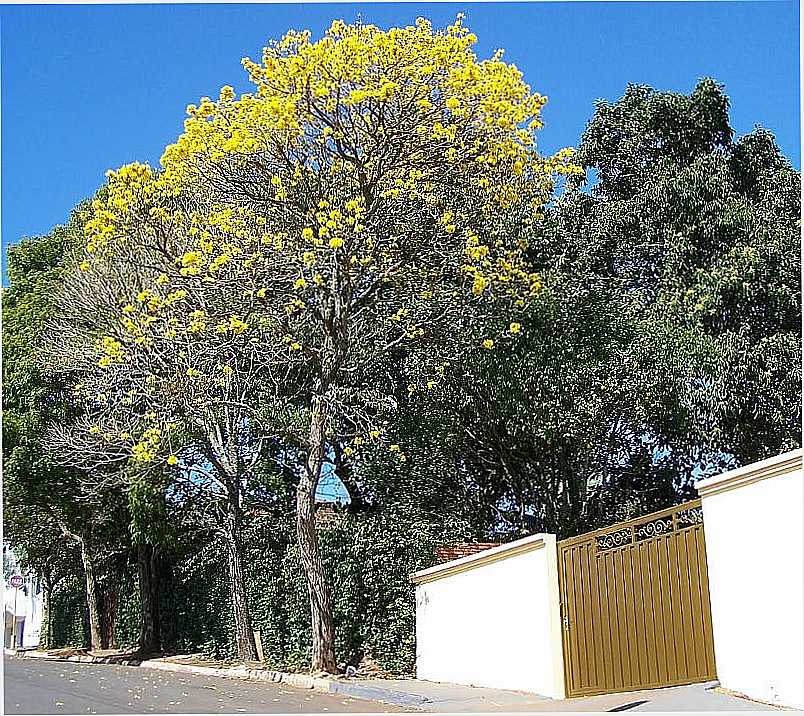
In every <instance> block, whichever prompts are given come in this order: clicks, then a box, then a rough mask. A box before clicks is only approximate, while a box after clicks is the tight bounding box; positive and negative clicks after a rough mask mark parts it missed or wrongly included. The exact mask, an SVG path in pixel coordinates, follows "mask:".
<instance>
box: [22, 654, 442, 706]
mask: <svg viewBox="0 0 804 716" xmlns="http://www.w3.org/2000/svg"><path fill="white" fill-rule="evenodd" d="M8 651H10V652H11V654H12V655H15V656H20V657H22V658H25V659H44V660H46V661H72V662H78V663H81V664H117V665H118V666H138V667H140V668H143V669H154V670H157V671H173V672H178V673H185V674H196V675H198V676H217V677H219V678H228V679H242V680H245V681H269V682H273V683H282V684H287V685H288V686H293V687H295V688H297V689H310V690H313V691H319V692H321V693H328V694H338V695H340V696H351V697H352V698H355V699H361V700H363V701H380V702H382V703H386V704H392V705H394V706H408V707H416V706H421V705H422V704H426V703H429V702H430V699H428V698H427V697H426V696H421V695H419V694H409V693H406V692H404V691H394V690H392V689H383V688H378V687H376V686H363V685H361V684H360V683H357V682H346V681H341V680H337V679H327V678H324V677H320V676H310V675H309V674H291V673H288V672H285V671H273V670H271V669H249V668H247V667H243V666H235V667H229V668H224V669H216V668H213V667H209V666H195V665H192V664H178V663H176V662H173V661H159V660H156V659H146V660H144V661H143V660H139V659H116V658H114V657H108V656H89V655H87V656H54V655H52V654H48V653H46V652H41V651H39V652H30V651H29V652H27V653H26V652H15V651H14V650H11V649H9V650H7V652H8Z"/></svg>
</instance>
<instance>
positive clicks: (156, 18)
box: [0, 0, 801, 273]
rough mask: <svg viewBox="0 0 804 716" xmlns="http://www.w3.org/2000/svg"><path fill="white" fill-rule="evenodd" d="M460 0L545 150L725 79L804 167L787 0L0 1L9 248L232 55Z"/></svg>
mask: <svg viewBox="0 0 804 716" xmlns="http://www.w3.org/2000/svg"><path fill="white" fill-rule="evenodd" d="M457 12H464V13H465V14H466V18H467V19H466V21H467V24H468V25H469V26H470V27H471V28H472V30H473V31H474V32H475V33H476V34H477V35H478V36H479V43H478V48H477V49H478V52H479V54H480V55H481V56H487V55H489V54H491V53H492V52H493V51H494V50H495V49H496V48H498V47H503V48H505V50H506V58H507V59H508V60H509V61H511V62H514V63H516V64H517V66H518V67H519V68H520V69H521V70H522V71H523V72H524V74H525V78H526V80H527V81H528V82H529V83H530V84H531V86H532V87H533V88H534V89H536V90H538V91H539V92H541V93H543V94H546V95H547V96H548V97H549V98H550V101H549V104H548V106H547V108H546V110H545V113H544V117H545V121H546V127H545V129H544V130H543V131H542V133H541V147H542V149H543V150H544V151H545V152H548V151H553V150H555V149H558V148H560V147H563V146H568V145H575V144H576V143H577V141H578V137H579V136H580V134H581V132H582V131H583V128H584V126H585V124H586V122H587V121H588V120H589V118H590V116H591V114H592V112H593V103H594V100H595V99H597V98H605V99H609V100H615V99H617V98H618V97H620V96H621V95H622V93H623V90H624V89H625V86H626V84H627V83H628V82H635V83H645V84H649V85H652V86H654V87H656V88H657V89H665V90H673V91H681V92H688V91H690V90H691V89H692V88H693V86H694V85H695V82H696V80H697V79H698V78H700V77H703V76H711V77H714V78H715V79H717V80H718V81H719V82H722V83H724V84H725V85H726V92H727V94H728V95H729V97H730V98H731V102H732V114H731V116H732V125H733V126H734V127H735V129H736V130H737V133H738V134H743V133H745V132H748V131H750V130H751V129H752V128H753V126H754V125H755V124H761V125H763V126H765V127H767V128H769V129H770V130H771V131H773V132H774V133H775V134H776V136H777V140H778V142H779V144H780V146H781V147H782V150H783V151H784V152H785V154H786V155H787V156H788V157H789V158H790V159H791V161H792V162H793V164H794V165H795V166H796V167H799V168H800V166H801V154H800V140H799V137H800V130H799V122H800V116H799V99H798V97H799V75H798V57H799V51H798V42H799V39H798V24H799V12H798V3H797V2H793V1H792V0H764V1H754V2H748V1H746V2H730V1H721V2H620V3H609V2H542V3H538V2H534V3H438V4H429V5H428V4H424V3H383V4H370V3H366V4H351V3H349V4H346V3H344V4H303V3H296V4H286V5H279V4H270V5H253V4H249V5H106V6H97V5H95V6H92V5H87V6H80V5H79V6H3V7H2V8H0V32H1V33H2V34H1V35H0V39H1V41H2V46H1V52H2V56H1V60H2V66H1V68H2V167H1V168H2V240H3V246H4V247H5V246H6V245H7V244H9V243H14V242H16V241H18V240H19V239H20V238H21V237H23V236H32V235H37V234H42V233H45V232H47V231H48V230H50V228H52V227H53V226H54V225H56V224H59V223H63V222H64V221H65V220H66V218H67V216H68V214H69V212H70V209H71V208H72V207H73V206H74V205H75V204H76V203H78V202H79V201H80V200H81V199H84V198H86V197H89V196H91V195H92V193H93V192H94V191H95V190H96V189H97V187H98V186H99V185H100V184H102V183H103V181H104V177H103V174H104V172H105V171H106V169H108V168H110V167H117V166H119V165H120V164H123V163H126V162H130V161H133V160H140V161H148V162H151V163H152V164H156V163H157V162H158V159H159V156H160V155H161V153H162V149H163V148H164V146H165V145H166V144H168V143H170V142H172V141H173V140H174V139H175V137H176V136H177V134H178V133H179V132H180V131H181V126H182V122H183V119H184V108H185V107H186V105H187V104H189V103H192V102H195V101H197V99H198V98H199V97H200V96H202V95H211V94H214V93H216V92H217V91H218V89H219V88H220V87H221V86H222V85H224V84H232V85H234V87H235V89H237V90H238V91H245V90H247V89H248V83H247V81H246V79H245V75H244V73H243V72H242V69H241V67H240V58H241V57H242V56H244V55H249V56H252V57H254V58H258V57H259V54H260V49H261V48H262V46H263V45H264V44H265V43H266V41H267V40H269V39H271V38H279V37H280V36H281V35H282V34H283V33H284V32H285V31H286V30H288V29H289V28H291V27H292V28H295V29H305V28H309V29H311V30H312V31H313V33H314V35H320V34H321V33H322V32H323V30H324V29H325V28H326V27H327V26H328V25H329V24H330V22H331V21H332V20H333V19H334V18H342V19H344V20H347V21H349V20H354V19H355V18H356V17H357V15H358V14H360V15H361V16H362V18H363V20H364V21H366V22H372V23H375V24H378V25H381V26H393V25H399V24H410V23H411V22H413V20H415V18H416V17H418V16H425V17H428V18H430V19H431V20H432V21H433V22H434V24H436V25H445V24H448V23H449V22H451V21H452V20H453V19H454V17H455V14H456V13H457ZM3 254H4V257H5V251H3ZM4 273H5V272H4Z"/></svg>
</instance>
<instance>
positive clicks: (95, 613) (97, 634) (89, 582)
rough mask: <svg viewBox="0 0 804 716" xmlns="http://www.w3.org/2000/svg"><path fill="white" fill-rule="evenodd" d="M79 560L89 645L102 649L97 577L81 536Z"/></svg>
mask: <svg viewBox="0 0 804 716" xmlns="http://www.w3.org/2000/svg"><path fill="white" fill-rule="evenodd" d="M80 543H81V561H82V562H83V564H84V575H85V576H86V592H87V609H88V610H89V634H90V646H91V648H93V649H102V648H103V647H102V646H101V642H102V638H101V619H100V609H99V605H98V596H99V595H98V592H99V590H98V579H97V577H96V575H95V565H94V564H93V563H92V556H91V555H90V553H89V550H88V549H87V543H86V540H85V539H83V538H81V539H80Z"/></svg>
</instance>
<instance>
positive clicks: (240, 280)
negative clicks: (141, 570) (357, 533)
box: [73, 16, 579, 672]
mask: <svg viewBox="0 0 804 716" xmlns="http://www.w3.org/2000/svg"><path fill="white" fill-rule="evenodd" d="M475 42H476V37H475V36H474V35H473V34H472V33H470V32H469V30H468V29H467V28H466V27H465V26H464V25H463V23H462V19H461V18H460V16H459V18H458V20H457V21H456V22H455V23H454V24H453V25H451V26H449V27H447V28H446V29H445V30H441V31H437V30H434V29H433V28H432V26H431V25H430V23H429V22H428V21H426V20H418V21H417V22H416V24H415V25H414V26H411V27H405V28H393V29H390V30H387V31H384V30H381V29H379V28H377V27H375V26H372V25H363V24H356V25H346V24H344V23H343V22H340V21H336V22H334V23H333V24H332V26H331V27H330V29H329V30H328V31H327V32H326V34H325V35H324V37H323V38H321V39H320V40H318V41H313V40H312V39H311V37H310V34H309V33H307V32H301V33H297V32H290V33H288V34H287V35H286V36H285V37H284V38H283V39H282V40H281V41H279V42H277V43H272V44H270V45H269V46H268V47H266V48H265V50H264V52H263V57H262V61H261V62H254V61H251V60H244V66H245V68H246V70H247V71H248V73H249V76H250V78H251V81H252V82H253V84H254V91H253V92H251V93H248V94H244V95H242V96H239V97H237V96H235V94H234V92H233V91H232V89H231V88H230V87H224V88H223V89H222V90H221V92H220V95H219V96H218V98H217V99H214V100H213V99H209V98H203V99H202V100H201V101H200V103H199V104H198V105H197V106H196V105H192V106H190V107H188V119H187V120H186V122H185V128H184V132H183V133H182V135H181V136H180V137H179V138H178V140H177V141H176V143H175V144H173V145H171V146H169V147H168V148H167V149H166V151H165V153H164V155H163V157H162V167H161V169H160V170H159V171H154V170H151V169H150V168H149V167H147V166H145V165H140V164H133V165H129V166H126V167H123V168H121V169H120V170H118V171H116V172H110V174H109V182H108V187H107V190H106V192H105V194H104V197H103V199H101V200H98V201H96V202H95V203H94V205H93V208H94V215H93V217H92V219H91V220H90V221H88V222H87V224H86V233H87V253H86V257H85V259H84V261H83V263H82V264H81V268H82V271H83V273H84V274H85V275H86V276H87V277H95V278H85V279H81V278H78V279H77V280H76V284H80V282H81V281H82V280H86V281H92V282H95V281H97V280H101V279H97V277H105V278H103V279H102V280H101V283H103V282H104V281H105V282H106V283H104V285H106V286H109V285H111V284H110V283H109V282H110V281H111V283H114V284H115V288H114V289H109V288H106V289H104V290H103V291H100V292H97V291H96V293H97V294H98V295H101V294H102V295H103V297H102V298H101V299H100V302H101V303H103V305H104V306H107V307H109V306H111V307H113V308H114V310H115V311H116V312H117V315H116V316H115V317H114V318H113V319H112V320H106V318H104V319H103V320H102V323H103V329H102V330H101V329H98V330H94V331H93V335H94V339H93V341H94V343H93V346H94V348H93V351H94V360H95V361H96V368H95V369H94V375H95V376H96V377H95V380H97V381H99V384H98V386H97V388H98V389H99V390H100V391H101V392H102V393H103V394H104V395H106V396H107V397H108V399H109V400H110V401H112V402H114V401H117V400H123V398H122V396H124V395H127V394H128V392H129V391H134V393H133V395H131V396H130V397H131V398H132V399H133V400H134V401H135V402H136V403H137V404H138V405H141V406H143V407H142V410H146V409H147V411H148V412H151V413H153V414H155V415H156V416H158V419H159V420H161V421H162V422H163V423H164V424H170V423H171V422H174V421H182V420H184V421H186V420H190V422H191V423H193V422H194V424H195V425H196V426H197V429H198V430H199V431H200V433H201V434H203V433H204V432H205V431H206V432H208V433H209V432H210V431H211V432H212V434H213V435H212V437H210V439H209V440H207V442H208V443H209V445H211V446H212V448H211V450H210V451H208V452H209V454H206V455H205V456H204V461H205V465H206V466H207V468H208V469H209V470H210V471H211V472H212V473H213V474H218V473H220V474H224V475H229V476H230V477H229V478H227V479H230V480H231V479H234V478H231V475H235V474H237V475H239V477H237V478H236V479H237V480H240V479H245V476H246V475H247V474H248V465H247V464H246V463H247V462H248V459H247V455H251V456H253V455H255V454H256V452H254V441H255V440H258V439H262V438H263V437H264V436H270V437H275V438H277V439H281V440H285V441H288V442H289V444H291V445H294V446H295V447H297V448H298V449H299V453H298V454H300V455H302V456H303V457H302V458H300V460H299V464H298V467H297V471H298V491H297V504H296V508H297V510H296V512H297V535H298V543H299V550H300V555H301V562H302V566H303V568H304V571H305V574H306V576H307V583H308V587H309V594H310V608H311V618H312V625H313V644H312V667H313V669H314V670H324V671H329V672H332V671H334V670H335V669H336V661H335V653H334V627H333V621H332V607H331V597H330V592H329V588H328V585H327V580H326V576H325V574H324V569H323V566H322V561H321V557H320V554H319V548H318V540H317V535H316V531H315V523H314V509H315V491H316V487H317V484H318V481H319V477H320V475H321V471H322V466H323V465H324V463H325V462H326V461H327V460H328V459H329V455H330V452H331V449H332V447H333V446H334V445H337V446H338V448H339V451H340V452H342V454H345V455H346V456H351V457H352V459H355V458H356V457H357V455H358V454H359V451H360V449H361V448H362V447H363V446H365V445H367V444H370V443H372V442H374V443H382V442H383V435H384V429H383V426H384V425H385V424H386V421H387V419H388V411H389V410H392V409H393V406H394V402H393V399H392V392H391V391H389V389H388V385H387V381H386V380H385V379H384V378H383V376H382V370H381V367H382V366H384V365H386V364H387V361H388V360H397V359H398V358H399V356H409V361H410V363H411V365H412V366H413V368H412V371H413V373H414V374H415V375H416V379H415V381H413V382H411V385H410V386H409V387H408V390H409V391H410V392H411V393H415V391H416V390H426V389H433V388H434V387H435V386H437V385H438V380H439V376H440V374H441V373H442V372H443V370H444V366H445V363H446V361H448V360H449V358H450V357H452V356H455V355H457V354H458V353H460V352H462V351H465V350H481V351H489V350H490V351H494V350H503V349H504V347H505V345H506V343H507V342H508V341H511V340H516V337H517V334H518V333H519V332H520V324H519V323H518V322H517V321H516V314H517V313H518V312H520V311H523V310H525V309H526V308H527V306H528V304H529V302H530V301H531V300H533V299H534V297H536V296H538V293H539V290H540V287H541V283H540V280H539V276H538V275H537V273H536V272H535V271H534V269H533V267H531V266H529V265H528V263H527V261H526V259H525V254H526V251H527V248H528V245H527V242H526V240H525V239H524V238H523V237H524V235H525V234H526V233H527V232H529V230H530V227H531V225H532V224H534V223H535V222H538V221H539V220H540V219H541V218H542V210H543V207H544V205H545V203H546V202H547V201H548V200H549V198H550V197H551V194H552V191H553V185H554V180H555V177H556V175H557V174H566V173H574V172H577V171H579V170H578V169H577V168H576V167H575V166H574V165H573V164H572V163H571V153H570V151H569V150H563V151H561V152H559V153H558V154H557V155H555V156H553V157H543V156H540V154H539V153H538V151H537V149H536V143H535V139H534V133H535V131H536V130H537V129H538V128H539V127H540V126H541V122H540V112H541V109H542V107H543V105H544V103H545V101H546V98H545V97H543V96H541V95H540V94H538V93H536V92H533V91H532V90H531V89H530V87H529V86H528V85H527V84H526V83H525V82H524V80H523V78H522V75H521V73H520V72H519V71H518V70H517V68H516V67H515V66H513V65H511V64H507V63H506V62H504V61H503V59H502V52H501V51H500V52H497V53H496V54H495V55H494V56H493V57H491V58H488V59H485V60H480V59H478V57H477V56H476V54H475V53H474V51H473V49H472V47H473V45H474V44H475ZM126 272H129V273H131V272H133V278H131V279H128V278H127V279H125V280H123V281H120V280H119V279H111V278H110V277H114V276H118V277H119V276H120V275H123V274H124V273H126ZM115 282H116V283H115ZM73 295H74V294H73ZM93 310H95V311H96V313H97V314H98V315H100V314H103V315H104V316H105V317H106V316H107V314H108V310H106V309H104V310H100V309H93ZM83 345H86V341H85V340H84V343H83ZM104 381H105V382H106V383H107V384H108V385H109V386H114V389H111V388H102V385H103V384H104ZM149 386H150V387H149ZM124 388H125V390H123V389H124ZM112 396H115V397H112ZM115 415H117V416H120V415H125V411H122V413H121V412H120V411H117V412H116V413H115ZM204 416H207V417H204ZM210 416H215V417H214V418H213V417H210ZM116 419H120V418H119V417H118V418H116ZM215 430H220V435H218V434H215ZM158 438H159V439H157V440H154V441H153V442H148V441H147V440H143V439H140V440H139V441H138V442H136V443H135V444H134V446H133V447H132V455H133V456H134V459H135V460H136V459H146V458H147V459H148V460H161V459H169V457H168V456H166V455H165V454H164V451H163V450H161V445H162V442H161V441H162V440H163V437H162V435H161V434H160V435H159V436H158ZM344 446H345V447H344ZM389 449H390V450H391V451H392V452H394V453H395V454H396V455H397V456H398V458H399V459H400V460H405V459H406V456H405V454H404V446H399V445H391V446H389ZM224 454H226V455H228V456H229V457H227V458H226V460H224V459H223V458H222V457H221V456H222V455H224ZM227 461H228V462H227ZM223 482H225V480H223ZM231 492H233V493H237V492H238V490H237V489H234V490H232V491H231ZM233 599H235V601H237V597H236V595H233ZM236 614H237V609H236ZM245 622H247V619H245V621H244V620H241V623H240V624H239V626H238V633H239V636H240V635H241V632H242V641H243V644H241V655H242V654H243V653H246V652H247V651H248V648H249V647H248V645H247V644H245V642H247V641H248V640H250V639H251V637H250V634H248V635H247V634H246V633H245V631H246V628H247V624H245ZM244 650H245V651H244Z"/></svg>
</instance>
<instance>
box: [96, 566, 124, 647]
mask: <svg viewBox="0 0 804 716" xmlns="http://www.w3.org/2000/svg"><path fill="white" fill-rule="evenodd" d="M119 594H120V588H119V585H118V583H117V580H116V579H115V578H114V576H110V578H109V583H108V584H107V585H106V586H105V588H104V589H103V591H102V592H101V594H100V597H99V599H98V606H99V608H100V609H99V611H100V626H101V649H114V648H115V647H116V645H117V644H116V642H115V638H114V628H115V625H116V624H117V604H118V597H119Z"/></svg>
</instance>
